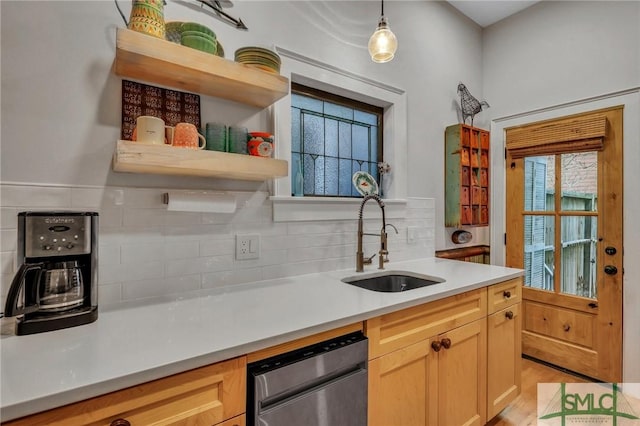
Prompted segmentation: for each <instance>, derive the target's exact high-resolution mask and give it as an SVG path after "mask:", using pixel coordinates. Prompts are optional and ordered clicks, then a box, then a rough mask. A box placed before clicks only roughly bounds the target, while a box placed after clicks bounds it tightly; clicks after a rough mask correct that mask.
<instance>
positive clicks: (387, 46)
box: [369, 16, 398, 63]
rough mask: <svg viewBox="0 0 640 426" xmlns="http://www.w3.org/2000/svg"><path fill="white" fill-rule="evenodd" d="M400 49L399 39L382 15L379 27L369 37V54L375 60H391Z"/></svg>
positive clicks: (380, 61)
mask: <svg viewBox="0 0 640 426" xmlns="http://www.w3.org/2000/svg"><path fill="white" fill-rule="evenodd" d="M396 49H398V40H397V39H396V36H395V35H394V34H393V33H392V32H391V29H390V28H389V25H388V24H387V19H386V18H385V17H384V16H381V17H380V21H379V22H378V28H377V29H376V31H375V32H374V33H373V35H372V36H371V38H370V39H369V54H370V55H371V59H372V60H373V61H374V62H379V63H382V62H389V61H390V60H392V59H393V56H394V55H395V53H396Z"/></svg>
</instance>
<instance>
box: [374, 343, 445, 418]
mask: <svg viewBox="0 0 640 426" xmlns="http://www.w3.org/2000/svg"><path fill="white" fill-rule="evenodd" d="M437 368H438V364H437V353H436V352H434V351H433V350H432V349H431V346H430V340H428V339H427V340H422V341H420V342H418V343H414V344H412V345H409V346H407V347H405V348H402V349H398V350H396V351H394V352H391V353H388V354H386V355H383V356H381V357H379V358H375V359H372V360H370V361H369V412H368V418H369V422H368V423H369V426H388V425H397V426H405V425H407V426H409V425H410V426H420V425H429V424H435V423H434V422H436V423H437V414H438V411H437V409H438V407H437V405H436V404H434V403H433V401H436V394H437V387H436V386H433V384H434V383H436V380H437ZM430 385H431V386H430ZM432 392H433V393H432Z"/></svg>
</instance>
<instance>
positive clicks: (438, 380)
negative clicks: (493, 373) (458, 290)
mask: <svg viewBox="0 0 640 426" xmlns="http://www.w3.org/2000/svg"><path fill="white" fill-rule="evenodd" d="M486 313H487V293H486V289H478V290H473V291H470V292H466V293H462V294H459V295H456V296H451V297H448V298H446V299H442V300H438V301H435V302H430V303H427V304H424V305H420V306H416V307H413V308H408V309H405V310H402V311H398V312H394V313H391V314H388V315H383V316H381V317H377V318H373V319H371V320H369V321H367V323H366V330H367V335H368V337H369V357H370V361H369V425H370V426H377V425H379V426H385V425H389V424H393V425H395V426H419V425H433V426H437V425H443V424H447V425H456V424H480V425H481V424H484V422H485V421H486V402H485V401H486V390H485V386H486ZM463 406H464V407H463ZM469 421H470V422H469Z"/></svg>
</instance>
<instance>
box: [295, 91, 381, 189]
mask: <svg viewBox="0 0 640 426" xmlns="http://www.w3.org/2000/svg"><path fill="white" fill-rule="evenodd" d="M291 93H292V94H291V192H292V195H305V196H314V197H317V196H328V197H359V196H360V194H358V192H357V191H356V190H355V188H354V187H353V185H352V183H351V178H352V176H353V174H354V173H355V172H357V171H366V172H368V173H369V174H371V176H373V177H374V179H375V180H376V181H377V182H380V179H379V175H378V167H377V164H378V162H379V161H383V159H382V117H383V113H384V111H383V109H382V108H381V107H377V106H374V105H368V104H364V103H361V102H358V101H355V100H352V99H348V98H343V97H340V96H337V95H333V94H330V93H327V92H322V91H319V90H316V89H312V88H309V87H305V86H301V85H299V84H295V83H293V84H292V87H291Z"/></svg>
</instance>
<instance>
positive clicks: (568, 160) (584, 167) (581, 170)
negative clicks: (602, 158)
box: [560, 151, 598, 212]
mask: <svg viewBox="0 0 640 426" xmlns="http://www.w3.org/2000/svg"><path fill="white" fill-rule="evenodd" d="M561 163H562V170H561V173H560V175H561V181H562V210H565V211H567V210H568V211H583V212H589V211H596V207H597V201H598V197H597V195H598V153H597V152H595V151H591V152H579V153H571V154H562V156H561Z"/></svg>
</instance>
